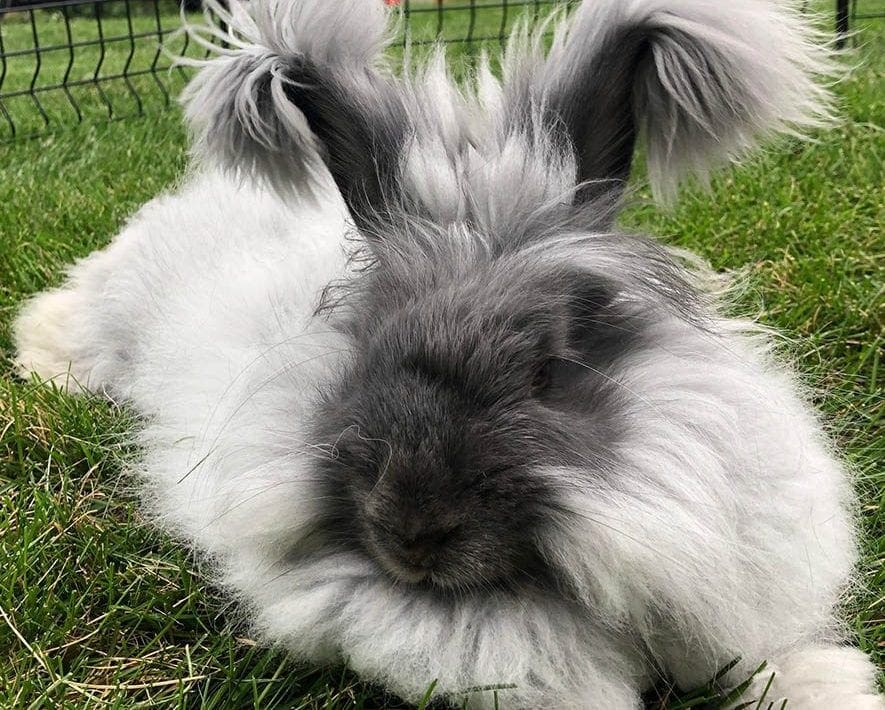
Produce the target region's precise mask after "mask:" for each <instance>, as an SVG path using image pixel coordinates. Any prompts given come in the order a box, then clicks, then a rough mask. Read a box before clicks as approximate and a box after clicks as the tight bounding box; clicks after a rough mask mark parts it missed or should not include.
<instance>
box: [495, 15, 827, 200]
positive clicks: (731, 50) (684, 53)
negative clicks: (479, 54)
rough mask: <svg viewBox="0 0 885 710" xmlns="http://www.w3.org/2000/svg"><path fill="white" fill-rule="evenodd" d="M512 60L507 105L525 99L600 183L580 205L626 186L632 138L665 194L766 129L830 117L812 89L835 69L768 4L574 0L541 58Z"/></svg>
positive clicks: (788, 128)
mask: <svg viewBox="0 0 885 710" xmlns="http://www.w3.org/2000/svg"><path fill="white" fill-rule="evenodd" d="M529 51H530V52H531V50H529ZM512 55H513V56H512V57H510V59H509V61H508V62H505V69H506V70H507V71H506V73H505V85H509V86H508V89H509V93H510V95H511V96H512V97H514V99H515V102H514V105H513V107H512V108H513V109H514V110H515V111H518V112H520V113H522V114H523V115H525V106H519V103H520V102H522V103H523V104H524V103H525V101H526V100H528V101H529V102H530V103H531V105H532V109H533V111H534V112H536V113H537V112H540V113H541V114H542V116H543V117H544V118H543V119H542V120H543V122H544V123H545V124H546V126H547V127H546V130H549V131H554V132H555V131H565V132H566V133H567V137H568V139H569V140H570V141H571V142H572V144H573V146H574V149H575V153H576V157H577V159H578V178H579V180H580V181H581V182H584V181H602V182H601V183H597V184H595V185H594V184H592V183H588V184H587V186H586V187H584V188H583V189H582V191H581V193H580V194H579V199H581V198H584V199H588V198H590V197H593V196H595V195H597V194H599V193H600V192H603V191H606V190H611V189H612V187H613V184H614V185H615V186H617V185H618V184H621V183H622V182H623V181H625V180H626V179H627V178H628V177H629V173H630V167H631V162H632V157H633V152H634V147H635V143H636V140H637V138H638V137H640V136H643V135H644V140H645V143H646V150H647V155H648V164H649V178H650V181H651V184H652V188H653V190H654V192H655V195H656V197H658V198H664V199H666V198H669V197H671V196H672V195H673V193H674V192H675V188H676V186H677V184H678V182H679V180H680V178H682V177H684V176H686V175H694V176H696V177H699V178H701V180H703V179H704V178H705V177H706V174H707V171H708V170H709V168H710V167H712V166H713V165H714V164H715V163H717V162H721V161H723V160H728V159H734V158H737V157H740V156H741V155H742V154H743V153H744V152H745V151H746V150H747V149H748V148H750V147H752V146H753V145H755V144H756V143H757V142H758V141H760V140H761V139H764V138H766V137H768V136H769V135H771V134H773V133H777V132H796V131H801V130H803V129H808V128H813V127H816V126H820V125H823V124H825V123H827V122H828V121H829V120H830V119H831V114H830V111H829V108H830V95H829V93H828V92H827V91H826V90H825V89H824V88H822V87H821V86H820V84H819V83H817V80H818V79H819V77H821V76H828V75H831V74H832V73H833V71H834V64H833V62H832V61H831V54H830V52H829V50H828V49H827V48H826V46H824V44H822V40H821V37H820V36H819V33H818V32H817V31H815V30H813V29H812V28H811V25H810V24H809V21H808V20H807V19H806V18H804V17H802V16H801V15H800V13H798V12H797V11H795V10H793V9H791V8H790V7H788V6H785V3H784V2H783V1H779V0H727V1H725V2H717V1H715V0H585V1H584V3H583V4H582V5H581V7H580V8H579V9H577V10H576V11H575V14H574V16H573V17H572V18H571V22H570V23H568V24H567V25H563V26H562V27H561V28H560V30H559V31H558V33H557V36H556V38H555V40H554V44H553V47H552V48H551V50H550V52H549V53H548V55H547V57H546V59H541V58H540V57H539V56H538V51H537V50H535V58H536V61H531V60H529V61H526V57H525V53H524V52H520V51H519V48H518V47H514V48H513V50H512ZM520 55H522V56H520ZM508 64H509V66H508ZM612 181H615V182H614V183H613V182H612Z"/></svg>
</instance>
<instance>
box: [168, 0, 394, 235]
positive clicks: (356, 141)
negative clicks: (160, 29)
mask: <svg viewBox="0 0 885 710" xmlns="http://www.w3.org/2000/svg"><path fill="white" fill-rule="evenodd" d="M232 1H233V2H234V3H236V1H237V0H232ZM206 4H207V5H208V6H209V7H210V8H211V10H212V12H214V13H215V14H216V15H217V16H218V18H220V19H221V21H222V22H223V23H224V24H225V25H227V27H228V30H227V31H226V32H222V31H221V30H219V29H216V28H215V26H214V25H210V26H209V27H188V31H189V33H190V35H191V37H193V38H194V39H196V40H197V41H198V42H200V43H202V44H204V45H206V46H208V47H209V48H211V49H212V50H213V51H214V52H215V53H216V55H217V56H215V57H214V58H212V59H209V60H205V61H194V62H191V63H194V64H197V65H199V66H201V70H200V72H199V73H198V74H197V76H196V77H195V78H194V79H193V81H192V82H191V83H190V84H189V86H188V87H187V89H186V92H185V94H184V97H183V100H184V102H185V104H186V107H187V118H188V120H189V123H190V125H191V127H192V129H193V130H194V133H195V134H196V141H195V152H196V153H197V155H198V157H200V158H202V159H203V160H204V161H208V162H211V163H216V164H220V165H221V166H222V167H224V168H226V169H229V170H231V171H234V172H237V173H240V174H242V175H247V176H249V177H263V178H265V179H266V180H268V181H269V183H270V184H271V185H272V186H273V187H274V188H276V189H277V190H278V191H279V192H281V193H284V194H285V193H288V192H292V191H296V192H300V193H310V192H311V190H312V188H313V187H315V184H314V182H315V179H316V178H317V177H318V175H317V168H319V167H321V163H324V164H325V166H326V167H327V168H328V169H329V171H330V172H331V174H332V177H333V179H334V180H335V182H336V183H337V185H338V187H339V189H340V190H341V193H342V195H343V196H344V199H345V201H346V202H347V204H348V207H350V209H351V212H352V213H353V216H354V218H355V219H356V220H357V223H359V222H360V220H361V217H362V216H367V215H370V214H375V213H377V212H379V211H381V210H383V197H384V194H385V193H386V192H387V191H388V190H387V187H388V186H387V185H386V183H387V181H388V180H392V179H393V176H394V173H395V170H396V166H397V162H396V161H397V160H398V155H399V153H400V149H401V144H402V142H403V138H404V135H405V130H406V116H405V110H404V107H403V104H402V100H401V98H400V95H399V94H398V93H397V91H396V89H395V84H394V82H393V81H391V80H389V79H388V77H387V75H386V73H385V71H384V68H383V66H381V56H382V53H383V50H384V48H385V47H386V44H387V41H388V35H389V28H388V12H387V10H385V8H384V5H383V3H381V2H380V0H379V1H377V2H374V1H371V0H334V2H331V1H330V0H300V1H299V2H292V1H291V0H261V1H260V2H253V3H251V4H250V5H248V6H245V5H244V6H240V5H234V9H232V11H231V12H228V11H226V10H225V9H224V8H223V7H221V6H220V5H219V4H218V3H217V2H216V0H206ZM246 8H248V9H246Z"/></svg>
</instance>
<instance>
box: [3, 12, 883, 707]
mask: <svg viewBox="0 0 885 710" xmlns="http://www.w3.org/2000/svg"><path fill="white" fill-rule="evenodd" d="M216 10H217V11H218V12H220V13H223V12H224V11H223V10H222V9H221V8H216ZM226 19H227V21H228V22H229V24H230V25H231V26H232V28H233V29H232V32H231V36H228V37H224V38H223V39H224V41H225V47H224V48H222V49H220V50H219V53H220V56H218V57H217V58H215V59H212V60H209V61H207V62H206V66H205V67H204V68H203V69H202V71H201V72H200V73H199V74H198V76H197V77H196V78H195V80H194V82H193V84H192V85H191V87H190V88H189V91H188V96H187V101H188V102H189V103H188V116H189V119H190V121H191V122H192V125H193V126H194V128H195V130H196V132H197V134H198V138H197V152H198V154H199V155H200V156H201V157H202V158H203V159H204V161H208V162H209V163H212V164H214V165H217V166H220V168H218V169H216V168H212V167H210V168H206V169H205V171H204V172H203V173H202V174H201V176H198V177H197V178H196V179H195V180H193V181H192V182H191V184H190V185H189V186H187V187H185V188H184V189H183V190H182V191H180V192H179V193H178V194H177V195H173V196H170V197H164V198H161V199H159V200H157V201H155V202H153V203H151V204H150V205H148V206H147V207H145V208H144V209H143V210H142V211H141V212H140V213H139V214H138V215H137V216H136V218H135V219H134V220H133V221H132V222H131V223H130V224H129V226H127V228H126V229H125V230H124V232H123V233H122V234H121V235H120V236H119V237H118V238H117V239H116V240H115V241H114V243H113V244H111V246H110V247H108V248H107V249H106V250H104V251H102V252H99V253H97V254H94V255H92V256H91V257H89V258H88V259H86V260H84V261H83V262H81V263H80V264H78V265H77V266H76V267H75V268H74V269H73V270H72V272H71V276H70V279H69V281H68V283H67V284H66V285H65V286H63V287H62V288H61V289H59V290H56V291H53V292H50V293H47V294H44V295H42V296H39V297H37V298H36V299H35V300H34V301H32V302H31V303H30V304H29V305H28V306H27V307H26V308H25V310H24V312H23V313H22V315H21V316H20V318H19V320H18V323H17V331H16V332H17V338H18V346H19V360H18V362H19V364H20V367H21V370H22V372H23V373H24V372H29V371H36V372H37V373H39V375H40V376H42V377H45V378H51V377H54V376H58V375H65V374H66V373H68V374H69V375H70V376H71V377H70V378H69V380H68V381H69V382H71V383H73V382H76V383H77V384H78V385H79V386H83V387H88V388H90V389H92V390H95V391H99V392H107V393H109V394H111V395H112V396H113V397H115V398H117V399H120V400H124V401H126V402H128V403H129V404H130V405H131V406H132V407H133V408H134V410H135V411H136V412H138V413H139V414H140V415H141V416H142V419H143V429H142V431H141V433H140V441H141V444H142V446H143V451H144V454H143V458H142V461H141V464H140V467H139V469H140V471H139V472H140V475H141V479H142V480H143V481H144V499H145V501H146V508H147V510H149V511H150V513H151V515H152V516H153V517H154V519H156V520H157V521H158V522H159V524H161V525H162V526H163V527H164V528H165V529H167V530H168V531H170V532H171V533H172V534H174V535H176V536H179V537H180V538H182V539H184V540H186V541H188V542H190V543H193V544H194V545H195V546H196V547H197V548H198V549H200V550H202V551H204V552H205V553H206V556H207V559H210V560H212V562H213V565H214V568H216V569H217V571H218V580H219V582H220V583H221V584H223V585H224V586H225V587H226V588H228V589H230V590H231V592H232V594H233V595H235V596H236V598H237V599H238V600H240V601H241V603H242V604H243V606H244V607H245V608H246V609H247V610H248V611H249V613H250V614H251V618H252V619H253V621H254V627H255V633H257V634H259V635H260V638H261V639H263V641H264V642H266V643H274V644H280V645H284V646H286V647H287V648H288V649H290V650H291V651H292V652H293V653H294V654H295V655H296V656H297V657H299V658H302V659H306V660H310V661H316V662H327V661H335V660H341V659H343V660H344V661H346V663H347V664H349V666H350V667H352V668H353V669H355V670H356V671H357V672H359V673H360V674H361V675H362V676H363V677H364V678H366V679H370V680H373V681H378V682H381V683H383V684H384V685H385V686H386V687H387V688H389V689H390V690H392V691H393V692H395V693H397V694H399V695H400V696H402V697H403V698H405V699H408V700H412V701H414V700H417V699H419V698H420V697H421V696H422V695H423V694H424V693H425V691H426V690H427V688H428V686H429V685H430V683H431V682H432V681H433V680H434V679H436V681H437V683H436V686H435V690H434V692H435V693H436V695H437V696H439V697H441V698H443V699H448V700H452V701H456V702H462V701H463V700H464V698H465V696H466V697H467V702H469V703H470V705H471V707H474V706H475V707H489V706H491V705H492V704H493V703H494V702H496V701H495V700H494V698H493V695H492V694H491V693H489V692H477V691H475V690H472V689H475V688H477V687H481V686H488V685H500V686H507V687H506V688H504V689H502V690H499V691H498V696H499V700H498V702H500V703H501V704H502V706H503V707H508V708H540V707H569V708H604V709H606V710H609V709H620V708H636V707H639V706H640V705H641V694H642V692H643V690H645V689H647V688H648V687H650V686H651V685H652V684H653V683H654V682H655V680H656V679H657V678H658V677H659V676H660V674H664V675H665V676H667V677H670V678H672V679H673V680H674V681H675V682H676V683H677V684H678V685H679V686H681V687H683V688H689V687H693V686H695V685H698V684H701V683H703V682H705V681H707V680H708V679H709V678H711V677H712V676H713V675H715V674H716V672H717V670H718V669H720V668H722V667H723V666H725V665H726V664H727V663H728V662H729V661H731V660H732V659H735V658H736V657H740V658H741V659H743V660H742V662H741V664H740V665H739V666H737V667H736V668H735V670H734V671H733V675H732V679H739V678H740V674H742V673H746V672H748V671H750V670H752V669H753V668H755V667H757V666H758V665H759V663H760V662H762V661H767V662H768V663H769V666H768V669H769V671H774V672H775V673H776V675H775V677H774V682H773V685H772V687H771V688H769V690H768V695H767V700H766V704H767V702H768V701H769V700H777V699H778V698H782V697H786V698H789V702H790V707H796V708H826V709H827V710H832V709H834V708H882V707H883V703H882V700H881V698H879V697H878V696H877V695H876V691H875V685H874V674H875V673H874V667H873V665H872V663H871V662H870V661H869V660H868V659H867V658H866V657H864V656H863V654H861V653H860V651H858V650H856V649H853V648H850V647H848V646H844V645H841V641H842V638H843V629H842V628H841V626H840V624H839V622H838V620H837V614H836V611H835V608H836V606H837V603H838V600H839V596H840V592H841V591H843V589H844V588H845V587H846V585H847V584H848V583H849V580H850V577H851V574H852V568H853V565H854V563H855V558H856V550H855V532H854V530H853V523H852V514H851V510H852V505H853V501H852V493H851V490H850V485H849V481H848V478H847V476H846V472H845V470H844V469H843V467H842V465H841V464H840V462H839V461H838V459H837V457H836V456H835V455H834V454H833V452H832V451H831V450H830V448H829V444H828V442H827V440H826V438H825V437H824V435H823V434H822V431H821V427H820V425H819V423H818V422H817V420H816V418H815V414H814V413H813V412H812V411H811V410H810V408H809V406H808V405H807V404H806V403H805V402H804V401H803V399H802V397H801V396H800V394H798V393H797V386H796V384H795V383H794V382H793V380H792V378H791V376H790V374H789V373H788V372H787V371H786V370H785V368H784V367H783V366H781V365H780V364H779V363H778V362H777V361H776V359H774V357H773V356H772V355H771V353H770V351H769V338H768V336H767V334H766V332H765V331H764V330H763V329H761V328H759V327H756V326H754V325H753V324H752V323H749V322H745V321H739V320H733V319H729V318H725V317H724V316H722V315H720V314H719V313H718V311H717V304H716V303H715V299H714V297H713V296H712V295H710V293H709V291H708V289H707V286H708V285H709V284H710V281H711V278H710V276H709V274H708V273H706V272H705V271H704V269H703V267H701V266H698V265H697V264H693V263H692V262H691V260H686V259H684V258H682V257H681V256H680V255H676V254H674V253H672V252H670V251H668V250H667V249H665V248H663V247H662V246H660V245H658V244H657V243H655V242H654V241H652V240H650V239H648V238H645V237H640V236H635V235H632V234H624V233H621V232H619V231H618V229H617V227H616V226H615V218H616V216H617V207H618V204H619V202H620V201H621V199H620V198H621V193H622V191H623V187H624V181H625V179H626V178H627V177H628V174H629V173H630V169H631V158H632V156H633V153H634V144H635V142H636V140H637V139H638V138H640V137H641V138H643V139H644V142H645V150H646V152H647V156H648V163H649V175H650V180H651V184H652V185H653V187H654V190H655V192H656V194H657V195H659V196H671V195H672V193H673V192H674V190H675V187H676V184H677V182H678V180H679V178H680V177H682V176H684V175H694V176H701V177H703V175H704V174H705V172H706V171H707V170H708V168H709V167H711V166H712V165H713V164H714V163H716V162H720V161H723V160H725V159H728V158H731V157H735V156H737V155H739V154H741V153H743V152H744V151H745V150H746V149H748V148H750V147H751V146H752V145H753V144H754V143H755V142H757V141H758V140H760V139H761V138H764V137H767V136H769V135H771V134H773V133H776V132H778V131H784V130H791V131H792V130H802V129H803V128H809V127H814V126H817V125H820V124H821V123H822V122H825V121H826V120H827V119H828V117H829V111H828V94H827V93H826V91H825V90H823V89H821V88H820V87H819V85H818V84H817V83H816V81H817V78H818V77H819V76H820V75H822V74H827V73H828V72H830V71H831V70H832V65H831V63H830V60H829V56H828V54H827V51H826V50H825V49H822V48H820V47H819V46H818V45H817V44H816V42H817V39H818V38H817V36H816V35H815V33H814V32H813V31H812V30H811V29H809V26H808V25H807V24H806V22H805V20H803V19H802V18H801V17H800V16H799V15H798V14H797V13H796V12H795V11H793V10H791V9H789V8H785V7H783V6H781V5H778V4H775V3H773V2H770V1H769V0H729V2H722V3H721V2H714V1H713V0H587V1H586V2H585V3H584V4H583V5H582V6H581V7H580V8H578V9H577V10H575V11H574V13H573V14H572V15H571V17H570V18H569V19H568V20H564V19H560V20H559V25H558V26H557V28H556V31H555V39H554V40H553V44H552V48H551V49H550V50H549V51H545V50H544V48H543V46H544V43H543V40H542V37H541V34H540V32H537V33H535V34H531V33H529V32H528V31H527V30H523V31H520V32H517V33H516V35H515V36H514V38H513V39H512V40H511V42H510V44H509V47H508V50H507V52H506V56H505V59H504V63H503V79H501V80H499V79H497V78H496V77H495V76H493V74H492V72H491V71H490V70H489V68H488V64H487V62H482V63H481V66H480V68H479V70H478V73H477V76H476V80H475V82H473V83H472V84H471V89H470V90H469V91H466V90H465V91H463V92H462V91H460V90H459V89H458V88H456V86H455V85H454V84H453V82H452V81H451V79H450V78H449V76H448V75H447V70H446V67H445V62H444V60H443V58H442V55H441V53H437V54H436V55H435V58H433V59H431V61H430V62H429V63H428V64H427V66H426V67H425V68H423V69H420V70H417V71H412V70H407V71H406V74H405V75H404V76H400V75H396V74H394V73H393V72H391V71H389V69H388V68H387V67H386V66H385V64H384V55H383V50H384V47H385V43H386V40H387V38H388V35H389V32H388V17H387V14H386V11H385V10H384V8H383V5H382V3H381V2H380V0H377V1H376V0H335V1H334V2H331V1H330V0H290V1H285V0H254V1H253V2H252V4H251V7H250V10H249V13H248V14H247V13H245V12H242V11H237V12H235V13H234V16H233V17H227V18H226ZM542 29H543V28H542ZM207 36H209V35H207ZM218 36H219V31H218V30H215V37H216V38H218ZM222 169H223V170H222ZM231 173H234V175H233V176H229V175H230V174H231ZM242 178H247V179H250V178H254V179H255V180H257V181H259V182H257V183H255V184H254V185H253V186H252V187H237V184H238V181H239V180H242ZM332 181H334V185H333V182H332ZM255 185H258V186H255ZM260 185H267V186H269V187H268V188H265V187H261V186H260ZM336 187H337V190H336V189H335V188H336ZM271 188H272V189H271ZM339 193H340V195H341V196H343V202H342V201H341V200H340V197H339ZM310 196H312V197H313V201H312V203H311V201H310V199H309V198H310ZM711 209H712V207H711ZM350 224H352V225H355V227H356V232H355V234H354V239H356V240H357V242H358V243H357V244H356V250H357V252H358V253H360V254H361V255H362V257H363V258H362V259H357V260H356V261H353V260H351V261H348V260H347V259H346V258H345V251H346V250H347V246H348V244H352V243H353V240H348V239H346V238H345V236H346V235H347V234H348V230H349V227H348V225H350ZM744 677H745V676H744ZM766 680H767V676H766ZM760 692H761V690H760V689H759V688H753V689H751V691H750V693H749V697H758V694H759V693H760ZM754 693H755V695H754ZM745 699H749V698H745Z"/></svg>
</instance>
